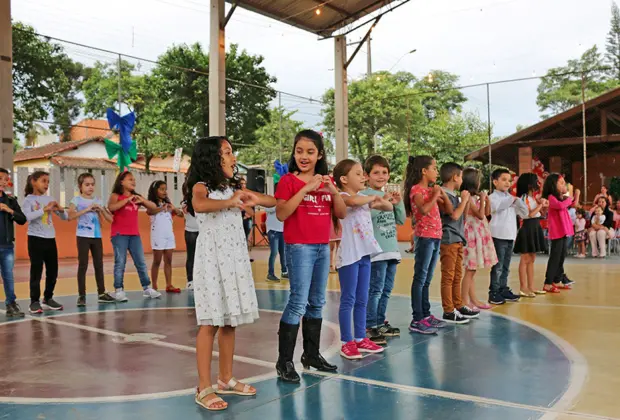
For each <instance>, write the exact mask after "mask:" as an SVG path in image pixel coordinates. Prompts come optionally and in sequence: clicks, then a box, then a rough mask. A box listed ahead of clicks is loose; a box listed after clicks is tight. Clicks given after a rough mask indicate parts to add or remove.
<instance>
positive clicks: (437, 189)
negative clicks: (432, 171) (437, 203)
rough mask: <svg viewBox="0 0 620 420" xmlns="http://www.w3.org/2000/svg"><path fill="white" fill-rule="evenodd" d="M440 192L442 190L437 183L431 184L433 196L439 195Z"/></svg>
mask: <svg viewBox="0 0 620 420" xmlns="http://www.w3.org/2000/svg"><path fill="white" fill-rule="evenodd" d="M442 192H443V190H442V189H441V187H440V186H439V185H437V184H435V185H434V186H433V196H434V197H439V196H440V195H441V193H442Z"/></svg>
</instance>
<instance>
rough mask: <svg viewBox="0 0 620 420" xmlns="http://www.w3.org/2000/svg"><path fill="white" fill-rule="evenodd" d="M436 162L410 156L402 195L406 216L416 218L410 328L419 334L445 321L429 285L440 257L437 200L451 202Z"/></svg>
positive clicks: (430, 331) (430, 332) (440, 234)
mask: <svg viewBox="0 0 620 420" xmlns="http://www.w3.org/2000/svg"><path fill="white" fill-rule="evenodd" d="M438 175H439V172H438V171H437V163H436V162H435V159H433V158H432V157H431V156H416V157H415V158H414V157H410V158H409V163H408V165H407V175H406V179H405V189H404V191H403V197H409V200H405V210H406V212H407V216H411V217H412V218H413V219H415V236H416V243H415V250H414V253H415V265H414V268H413V284H412V285H411V309H412V312H413V320H412V321H411V324H410V325H409V330H410V331H413V332H417V333H420V334H436V333H437V329H438V328H443V327H445V326H446V323H445V322H443V321H440V320H439V319H437V318H435V317H434V316H433V315H432V314H431V303H430V301H429V291H428V289H429V286H430V284H431V279H432V278H433V272H434V271H435V265H436V264H437V260H438V259H439V246H440V244H441V237H442V236H443V231H442V229H441V217H440V216H439V206H438V204H437V203H438V202H442V203H444V202H449V199H448V197H447V196H446V193H445V192H444V190H443V189H442V188H441V187H440V186H439V185H436V184H435V182H437V176H438Z"/></svg>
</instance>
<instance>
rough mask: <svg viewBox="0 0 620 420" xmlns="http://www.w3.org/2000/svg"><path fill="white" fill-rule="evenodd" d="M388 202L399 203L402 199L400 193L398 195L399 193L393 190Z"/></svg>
mask: <svg viewBox="0 0 620 420" xmlns="http://www.w3.org/2000/svg"><path fill="white" fill-rule="evenodd" d="M389 201H390V203H392V204H394V205H396V204H398V203H400V202H401V201H403V197H402V195H400V193H399V192H398V191H394V192H392V193H391V197H390V200H389Z"/></svg>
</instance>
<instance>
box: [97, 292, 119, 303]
mask: <svg viewBox="0 0 620 420" xmlns="http://www.w3.org/2000/svg"><path fill="white" fill-rule="evenodd" d="M97 302H99V303H116V299H115V298H114V296H112V295H111V294H109V293H108V292H104V293H102V294H100V295H99V297H98V298H97Z"/></svg>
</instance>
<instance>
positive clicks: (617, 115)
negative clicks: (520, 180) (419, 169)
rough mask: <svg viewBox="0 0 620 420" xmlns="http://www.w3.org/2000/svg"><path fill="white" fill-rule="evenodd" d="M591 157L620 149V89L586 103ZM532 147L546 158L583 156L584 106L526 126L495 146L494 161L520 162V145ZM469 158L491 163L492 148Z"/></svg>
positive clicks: (503, 162) (480, 151)
mask: <svg viewBox="0 0 620 420" xmlns="http://www.w3.org/2000/svg"><path fill="white" fill-rule="evenodd" d="M585 108H586V136H587V152H588V156H589V157H590V156H593V155H596V154H600V153H609V152H615V151H617V150H619V149H620V88H618V89H614V90H611V91H609V92H607V93H604V94H603V95H600V96H597V97H596V98H594V99H590V100H589V101H587V102H586V103H585ZM525 146H529V147H532V148H533V149H534V153H535V155H536V156H537V157H538V158H540V159H544V158H546V157H549V156H561V157H565V158H567V159H574V158H575V157H576V156H583V123H582V106H581V105H578V106H575V107H573V108H571V109H569V110H567V111H565V112H562V113H560V114H558V115H555V116H553V117H551V118H548V119H546V120H544V121H541V122H539V123H537V124H534V125H532V126H531V127H528V128H525V129H523V130H521V131H518V132H516V133H515V134H513V135H511V136H508V137H506V138H504V139H502V140H500V141H497V142H495V143H493V144H492V145H491V157H492V161H493V163H494V164H499V165H506V166H508V167H513V166H516V165H518V156H519V148H520V147H525ZM465 160H480V161H483V162H488V160H489V147H488V146H485V147H482V148H480V149H478V150H476V151H474V152H472V153H470V154H468V155H467V156H465Z"/></svg>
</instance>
